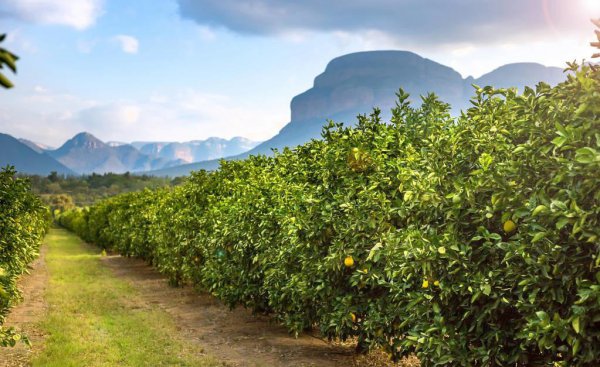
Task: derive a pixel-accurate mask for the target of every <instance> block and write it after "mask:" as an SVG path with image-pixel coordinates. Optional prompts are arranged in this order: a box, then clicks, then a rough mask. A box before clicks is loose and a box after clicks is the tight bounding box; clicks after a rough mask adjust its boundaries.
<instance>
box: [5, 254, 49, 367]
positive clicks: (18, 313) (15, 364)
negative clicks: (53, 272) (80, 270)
mask: <svg viewBox="0 0 600 367" xmlns="http://www.w3.org/2000/svg"><path fill="white" fill-rule="evenodd" d="M47 251H48V246H46V245H43V246H42V247H41V249H40V256H39V257H38V258H37V259H36V260H35V261H34V262H33V263H32V264H31V269H30V270H29V274H25V275H23V276H21V278H20V279H19V282H18V285H19V289H20V290H21V292H22V295H23V301H22V302H21V303H19V304H18V305H17V306H16V307H13V308H12V309H11V311H10V313H9V314H8V317H7V318H6V321H5V323H4V325H5V326H8V327H10V326H13V327H15V328H16V329H17V330H20V331H22V332H23V333H24V334H26V335H27V336H28V337H29V339H30V340H31V343H32V344H33V347H32V348H29V347H27V346H26V345H25V344H24V343H19V344H17V345H16V346H15V347H13V348H10V347H8V348H2V347H0V367H21V366H29V361H30V360H31V356H32V355H33V354H34V353H36V352H37V351H39V350H40V349H41V347H42V345H43V342H44V336H45V335H44V332H43V330H41V329H40V328H39V327H38V324H39V322H40V321H42V319H43V318H44V315H45V314H46V312H47V310H48V306H47V304H46V301H45V293H46V288H47V287H48V279H49V275H48V268H47V267H46V253H47Z"/></svg>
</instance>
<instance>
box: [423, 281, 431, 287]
mask: <svg viewBox="0 0 600 367" xmlns="http://www.w3.org/2000/svg"><path fill="white" fill-rule="evenodd" d="M422 287H423V288H429V281H428V280H424V281H423V285H422Z"/></svg>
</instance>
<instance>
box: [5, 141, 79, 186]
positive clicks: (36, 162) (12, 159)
mask: <svg viewBox="0 0 600 367" xmlns="http://www.w3.org/2000/svg"><path fill="white" fill-rule="evenodd" d="M7 165H10V166H14V167H15V169H16V170H17V172H19V173H28V174H37V175H49V174H50V173H51V172H52V171H55V172H57V173H58V174H61V175H67V176H69V175H75V174H76V173H75V172H74V171H72V170H71V169H69V168H68V167H66V166H64V165H63V164H61V163H60V162H57V161H56V160H55V159H54V158H52V157H50V156H48V155H47V154H45V153H39V152H37V151H35V150H34V149H32V148H31V147H29V146H28V145H27V144H25V143H23V142H21V141H19V140H18V139H16V138H14V137H13V136H10V135H8V134H2V133H0V166H2V167H5V166H7Z"/></svg>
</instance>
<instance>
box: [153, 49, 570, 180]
mask: <svg viewBox="0 0 600 367" xmlns="http://www.w3.org/2000/svg"><path fill="white" fill-rule="evenodd" d="M564 79H565V76H564V74H563V71H562V69H560V68H556V67H546V66H543V65H540V64H535V63H516V64H508V65H504V66H502V67H500V68H498V69H495V70H494V71H492V72H490V73H487V74H485V75H483V76H481V77H480V78H477V79H475V78H473V77H468V78H466V79H463V78H462V76H461V75H460V74H459V73H458V72H456V71H455V70H453V69H452V68H450V67H447V66H444V65H442V64H439V63H437V62H435V61H432V60H429V59H426V58H423V57H421V56H419V55H417V54H414V53H412V52H408V51H369V52H358V53H353V54H349V55H344V56H341V57H338V58H336V59H333V60H332V61H331V62H330V63H329V64H328V65H327V67H326V68H325V71H324V72H323V73H322V74H320V75H319V76H317V77H316V78H315V81H314V85H313V87H312V88H311V89H309V90H307V91H306V92H304V93H301V94H299V95H297V96H296V97H294V98H293V99H292V102H291V121H290V122H289V123H288V124H287V125H285V126H284V127H283V128H282V129H281V131H279V133H278V134H277V135H275V136H274V137H273V138H271V139H269V140H267V141H265V142H263V143H261V144H259V145H258V146H256V147H255V148H253V149H252V150H249V151H248V152H245V153H242V154H238V155H235V156H231V157H228V159H242V158H245V157H247V156H249V155H256V154H272V149H273V148H277V149H281V148H283V147H286V146H287V147H294V146H297V145H299V144H303V143H305V142H307V141H309V140H310V139H312V138H318V137H320V134H321V129H322V126H323V125H324V124H325V123H326V120H327V119H332V120H334V121H336V122H344V123H347V124H353V123H354V122H355V121H356V115H358V114H363V113H369V112H371V110H372V109H373V107H379V108H381V111H382V117H383V118H384V119H387V118H389V116H390V114H391V113H390V110H391V108H392V107H394V105H395V102H396V92H397V91H398V89H399V88H400V87H402V88H404V90H405V91H407V92H408V93H410V95H411V101H412V102H413V104H416V105H417V106H418V105H419V100H420V99H419V96H420V95H425V94H427V93H429V92H434V93H436V94H437V95H438V97H440V99H441V100H442V101H444V102H448V103H450V104H451V105H452V107H453V112H454V113H455V114H458V112H459V111H460V110H462V109H465V108H468V107H469V99H470V98H471V97H472V95H473V94H474V93H473V87H472V84H475V85H479V86H481V87H483V86H486V85H493V86H495V87H502V88H506V87H511V86H514V87H517V88H519V90H520V91H522V90H523V87H524V86H525V85H528V86H534V85H535V84H537V83H538V82H539V81H544V82H546V83H549V84H551V85H556V84H558V83H559V82H561V81H563V80H564ZM384 121H385V120H384ZM218 165H219V162H218V160H209V161H205V162H199V163H193V164H186V165H183V166H177V167H172V168H168V169H163V170H157V171H154V172H149V174H155V175H162V176H181V175H187V174H189V173H190V171H193V170H199V169H207V170H212V169H216V168H217V167H218Z"/></svg>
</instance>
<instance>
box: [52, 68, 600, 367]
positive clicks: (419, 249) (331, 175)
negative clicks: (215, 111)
mask: <svg viewBox="0 0 600 367" xmlns="http://www.w3.org/2000/svg"><path fill="white" fill-rule="evenodd" d="M572 71H573V73H572V74H569V75H568V77H567V78H568V79H567V81H566V82H564V83H562V84H561V85H559V86H557V87H555V88H550V87H549V86H547V85H545V84H543V83H542V84H539V85H538V86H537V87H536V89H535V90H534V89H526V90H525V91H524V93H523V94H522V95H518V94H517V93H516V91H514V90H496V89H493V88H490V87H486V88H483V89H477V90H476V96H475V97H474V98H473V100H472V103H473V107H472V108H471V109H469V110H468V111H466V112H464V113H463V114H462V115H461V116H460V117H458V118H452V117H451V116H450V114H449V106H448V105H446V104H444V103H442V102H440V101H438V100H437V99H436V97H435V96H433V95H429V96H426V97H424V98H423V104H422V106H421V107H420V108H412V107H411V106H409V104H408V103H407V96H406V95H405V94H403V93H402V92H401V93H399V95H398V97H399V99H398V104H397V108H395V109H394V110H393V111H392V112H393V117H392V119H391V123H390V124H385V123H381V122H380V118H379V114H378V111H375V112H374V113H373V114H371V115H370V116H368V117H367V116H359V121H358V124H357V126H356V127H355V128H345V127H343V126H341V125H336V124H333V123H332V124H330V125H329V126H328V127H327V128H326V129H325V130H324V132H323V139H322V140H318V141H311V142H309V143H307V144H305V145H303V146H300V147H298V148H297V149H295V150H285V151H283V152H281V153H280V154H277V155H276V156H275V157H273V158H268V157H264V156H258V157H251V158H249V159H247V160H244V161H230V162H222V164H221V168H220V169H219V170H218V171H216V172H210V173H208V172H197V173H195V174H193V175H192V177H190V178H189V180H188V181H187V182H186V183H185V184H184V185H182V186H180V187H177V188H174V189H159V190H156V191H150V190H146V191H142V192H136V193H130V194H124V195H121V196H117V197H115V198H112V199H108V200H105V201H102V202H100V203H98V204H96V205H94V206H93V207H91V208H89V210H76V211H71V212H67V213H65V214H64V215H63V216H62V217H61V218H60V221H61V223H62V224H63V225H65V226H66V227H68V228H71V229H73V230H74V231H76V232H77V233H78V234H80V235H81V236H82V237H83V238H85V239H86V240H87V241H90V242H93V243H96V244H98V245H100V246H103V247H106V248H110V249H113V250H116V251H119V252H120V253H122V254H125V255H128V256H136V257H141V258H144V259H146V260H147V261H149V262H151V263H152V264H153V265H154V266H156V267H157V268H158V269H159V270H160V271H161V272H163V273H165V274H167V275H168V276H169V277H170V278H171V279H172V281H173V282H174V283H181V282H191V283H193V284H195V285H197V286H198V287H200V288H203V289H207V290H210V291H211V292H212V293H213V294H215V295H216V296H217V297H219V298H220V299H222V300H224V301H225V302H227V303H228V304H229V305H230V306H232V307H233V306H236V305H243V306H246V307H251V308H253V309H254V310H256V311H261V312H269V313H272V314H273V315H274V316H275V317H277V318H278V319H279V320H280V321H281V322H282V323H283V324H285V325H286V326H287V327H288V328H289V329H290V330H291V331H294V332H299V331H301V330H303V329H305V328H310V327H314V326H317V327H319V328H320V331H321V333H322V334H323V335H325V336H327V337H329V338H341V339H345V338H348V337H351V336H356V337H357V338H358V341H359V348H360V349H366V348H379V347H382V348H384V349H385V350H387V351H388V352H389V353H391V354H392V356H393V357H394V358H398V357H401V356H406V355H409V354H412V353H416V355H417V356H418V357H419V359H420V360H421V362H422V364H423V365H424V366H434V365H461V366H508V365H520V366H524V365H540V366H541V365H553V364H554V365H562V366H595V365H596V364H597V361H598V360H600V257H599V254H600V240H599V239H598V236H599V235H600V220H599V219H600V190H599V186H600V185H599V183H600V174H599V172H600V153H599V147H600V122H599V119H598V116H599V114H600V74H599V73H598V72H597V71H595V70H593V69H591V68H590V67H587V66H582V67H577V66H575V65H573V66H572Z"/></svg>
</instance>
